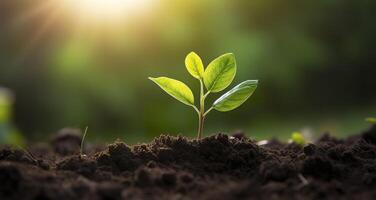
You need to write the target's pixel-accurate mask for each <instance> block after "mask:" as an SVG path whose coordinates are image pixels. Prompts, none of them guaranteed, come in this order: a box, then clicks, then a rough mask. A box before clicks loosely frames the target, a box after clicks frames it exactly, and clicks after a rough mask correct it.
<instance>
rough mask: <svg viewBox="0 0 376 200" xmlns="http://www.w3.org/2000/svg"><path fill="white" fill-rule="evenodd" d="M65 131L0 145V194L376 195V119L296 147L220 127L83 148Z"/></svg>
mask: <svg viewBox="0 0 376 200" xmlns="http://www.w3.org/2000/svg"><path fill="white" fill-rule="evenodd" d="M71 132H74V131H70V130H67V129H66V130H64V131H62V132H61V133H60V134H59V135H58V136H56V137H55V138H54V139H53V140H52V142H51V145H49V146H48V145H34V146H32V147H30V148H28V149H24V150H22V149H16V148H7V147H4V148H2V149H1V150H0V199H19V200H21V199H41V200H44V199H80V200H85V199H90V200H96V199H267V200H273V199H376V126H373V127H372V128H370V129H369V130H367V131H365V132H363V133H362V134H359V135H356V136H353V137H350V138H347V139H343V140H339V139H335V138H332V137H330V136H328V135H324V136H323V137H322V138H321V139H320V140H318V141H317V142H316V143H315V144H309V145H307V146H305V147H304V148H303V147H300V146H297V145H294V144H283V143H280V142H278V141H273V140H272V141H269V143H268V144H266V145H262V146H260V145H257V143H256V142H255V141H252V140H250V139H247V138H245V137H242V136H241V135H237V136H236V137H229V136H227V135H223V134H218V135H214V136H211V137H206V138H204V139H202V140H199V141H197V140H188V139H186V138H184V137H170V136H160V137H159V138H156V139H155V140H154V141H153V142H151V143H149V144H142V145H136V146H127V145H126V144H125V143H123V142H121V141H117V142H115V143H113V144H111V145H109V146H107V147H90V146H89V147H87V151H86V154H87V156H79V144H80V137H79V136H77V135H75V134H74V133H71Z"/></svg>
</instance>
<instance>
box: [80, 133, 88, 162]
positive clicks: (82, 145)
mask: <svg viewBox="0 0 376 200" xmlns="http://www.w3.org/2000/svg"><path fill="white" fill-rule="evenodd" d="M88 128H89V127H88V126H86V128H85V131H84V135H83V136H82V139H81V145H80V158H82V157H84V156H85V154H84V142H85V138H86V134H87V129H88Z"/></svg>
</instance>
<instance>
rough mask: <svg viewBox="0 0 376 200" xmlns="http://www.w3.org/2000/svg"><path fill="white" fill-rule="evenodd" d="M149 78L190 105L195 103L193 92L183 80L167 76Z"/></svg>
mask: <svg viewBox="0 0 376 200" xmlns="http://www.w3.org/2000/svg"><path fill="white" fill-rule="evenodd" d="M149 79H150V80H152V81H153V82H154V83H156V84H157V85H158V86H159V87H161V88H162V90H164V91H165V92H167V94H169V95H171V96H172V97H174V98H175V99H177V100H179V101H181V102H182V103H184V104H187V105H189V106H193V105H194V97H193V93H192V91H191V89H189V87H188V86H187V85H186V84H184V83H183V82H181V81H178V80H175V79H172V78H167V77H158V78H152V77H149Z"/></svg>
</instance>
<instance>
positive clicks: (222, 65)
mask: <svg viewBox="0 0 376 200" xmlns="http://www.w3.org/2000/svg"><path fill="white" fill-rule="evenodd" d="M185 66H186V68H187V70H188V72H189V73H190V74H191V75H192V76H193V77H194V78H196V79H198V81H199V82H200V97H199V107H196V105H195V102H194V95H193V93H192V91H191V89H190V88H189V87H188V86H187V85H186V84H184V83H183V82H181V81H178V80H175V79H171V78H167V77H158V78H152V77H149V79H150V80H152V81H153V82H154V83H156V84H157V85H158V86H159V87H160V88H162V89H163V90H164V91H165V92H166V93H167V94H169V95H171V96H172V97H174V98H175V99H177V100H178V101H180V102H182V103H184V104H186V105H188V106H191V107H192V108H193V109H194V110H195V111H196V112H197V114H198V131H197V132H198V133H197V138H198V139H200V138H201V137H202V134H203V129H204V120H205V117H206V115H207V114H208V113H209V112H210V111H211V110H213V109H215V110H217V111H220V112H227V111H230V110H233V109H235V108H237V107H239V106H240V105H242V104H243V103H244V102H245V101H246V100H247V99H248V98H249V97H250V96H251V95H252V94H253V92H254V91H255V90H256V88H257V84H258V81H257V80H247V81H244V82H242V83H240V84H238V85H237V86H235V87H234V88H232V89H231V90H230V91H228V92H226V93H225V94H223V95H222V96H221V97H219V98H218V99H217V100H216V101H214V103H213V104H212V106H211V107H210V108H209V109H207V110H205V99H206V97H207V96H208V95H209V94H210V93H216V92H220V91H222V90H224V89H225V88H227V87H228V86H229V85H230V84H231V82H232V81H233V79H234V77H235V74H236V61H235V56H234V54H232V53H226V54H223V55H221V56H219V57H218V58H216V59H214V60H213V61H212V62H210V63H209V65H208V66H207V67H206V69H205V68H204V64H203V63H202V60H201V58H200V57H199V56H198V55H197V54H196V53H194V52H191V53H189V54H188V55H187V56H186V58H185ZM204 86H205V88H204ZM205 89H206V90H205Z"/></svg>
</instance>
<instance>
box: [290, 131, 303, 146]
mask: <svg viewBox="0 0 376 200" xmlns="http://www.w3.org/2000/svg"><path fill="white" fill-rule="evenodd" d="M290 141H291V142H293V143H295V144H297V145H300V146H304V145H305V144H306V140H305V139H304V136H303V134H301V133H300V132H293V133H292V134H291V139H290Z"/></svg>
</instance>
